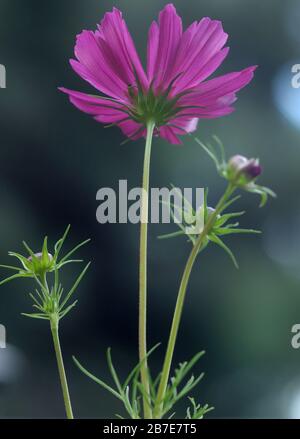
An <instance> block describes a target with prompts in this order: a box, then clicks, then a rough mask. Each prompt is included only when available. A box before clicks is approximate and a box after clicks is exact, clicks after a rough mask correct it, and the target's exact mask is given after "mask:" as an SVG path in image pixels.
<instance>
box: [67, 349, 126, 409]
mask: <svg viewBox="0 0 300 439" xmlns="http://www.w3.org/2000/svg"><path fill="white" fill-rule="evenodd" d="M72 358H73V361H74V363H75V364H76V366H77V367H78V368H79V369H80V370H81V372H83V373H84V374H85V375H86V376H87V377H88V378H90V379H91V380H93V381H95V383H97V384H99V385H100V386H101V387H103V388H104V389H106V390H108V391H109V392H110V393H112V394H113V395H114V396H115V397H116V398H118V399H119V400H120V401H123V398H122V396H121V395H120V394H119V393H118V392H117V391H116V390H115V389H113V388H112V387H110V386H109V385H108V384H106V383H105V382H104V381H102V380H100V379H99V378H97V377H96V376H95V375H93V374H91V373H90V372H89V371H88V370H87V369H85V368H84V367H83V366H82V365H81V364H80V363H79V361H78V360H77V359H76V358H75V357H74V356H73V357H72Z"/></svg>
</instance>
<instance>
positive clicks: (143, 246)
mask: <svg viewBox="0 0 300 439" xmlns="http://www.w3.org/2000/svg"><path fill="white" fill-rule="evenodd" d="M154 128H155V124H154V122H149V123H148V124H147V138H146V146H145V156H144V168H143V184H142V195H141V227H140V271H139V359H140V362H141V381H142V386H143V389H144V394H143V407H144V417H145V419H152V410H151V405H150V400H149V399H150V385H149V376H148V364H147V333H146V331H147V237H148V211H149V209H148V200H149V196H148V193H149V175H150V158H151V145H152V138H153V132H154Z"/></svg>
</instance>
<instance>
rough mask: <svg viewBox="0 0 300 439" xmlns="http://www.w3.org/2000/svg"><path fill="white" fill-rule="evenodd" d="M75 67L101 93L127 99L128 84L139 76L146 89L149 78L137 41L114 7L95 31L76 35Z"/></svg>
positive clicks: (73, 62)
mask: <svg viewBox="0 0 300 439" xmlns="http://www.w3.org/2000/svg"><path fill="white" fill-rule="evenodd" d="M75 56H76V58H77V60H78V61H76V60H71V61H70V62H71V65H72V68H73V69H74V70H75V72H76V73H78V75H80V76H81V77H82V78H83V79H85V80H86V81H88V82H89V83H90V84H91V85H92V86H93V87H95V88H97V89H98V90H100V91H101V92H102V93H105V94H107V95H108V96H112V97H114V98H118V99H120V100H122V101H128V86H129V85H132V84H136V78H137V77H138V79H139V81H140V83H141V84H142V86H143V87H144V88H147V85H148V80H147V78H146V74H145V72H144V70H143V67H142V65H141V62H140V59H139V57H138V55H137V52H136V49H135V47H134V43H133V41H132V38H131V36H130V33H129V31H128V29H127V26H126V23H125V21H124V20H123V18H122V13H121V12H120V11H119V10H118V9H116V8H114V9H113V12H109V13H106V14H105V16H104V18H103V20H102V22H101V24H100V26H99V27H98V30H97V31H96V32H92V31H83V32H82V33H81V34H79V35H78V36H77V41H76V46H75Z"/></svg>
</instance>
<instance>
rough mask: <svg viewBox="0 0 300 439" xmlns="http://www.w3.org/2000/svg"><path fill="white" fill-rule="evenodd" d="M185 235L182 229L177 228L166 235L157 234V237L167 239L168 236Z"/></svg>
mask: <svg viewBox="0 0 300 439" xmlns="http://www.w3.org/2000/svg"><path fill="white" fill-rule="evenodd" d="M182 235H185V233H184V232H183V231H182V230H178V231H177V232H173V233H167V234H166V235H159V236H158V237H157V238H158V239H169V238H175V237H177V236H182Z"/></svg>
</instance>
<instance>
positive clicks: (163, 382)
mask: <svg viewBox="0 0 300 439" xmlns="http://www.w3.org/2000/svg"><path fill="white" fill-rule="evenodd" d="M234 190H235V189H234V187H233V186H232V185H231V184H229V185H228V187H227V189H226V191H225V193H224V195H223V196H222V197H221V199H220V201H219V202H218V204H217V206H216V209H215V211H214V213H213V214H212V215H211V216H210V217H209V219H208V221H207V223H206V224H205V226H204V229H203V231H202V233H201V235H200V236H199V238H198V239H197V241H196V243H195V245H194V246H193V248H192V251H191V253H190V255H189V258H188V260H187V263H186V266H185V269H184V272H183V276H182V279H181V283H180V287H179V291H178V296H177V301H176V306H175V311H174V315H173V321H172V326H171V331H170V335H169V341H168V346H167V350H166V355H165V360H164V365H163V369H162V375H161V379H160V383H159V388H158V392H157V398H156V403H155V408H154V418H155V419H160V418H161V417H162V412H163V401H164V398H165V394H166V389H167V385H168V381H169V375H170V369H171V364H172V359H173V354H174V348H175V343H176V339H177V334H178V329H179V325H180V320H181V316H182V310H183V305H184V300H185V296H186V291H187V286H188V283H189V279H190V275H191V272H192V268H193V266H194V263H195V261H196V259H197V256H198V254H199V252H200V250H201V247H202V244H203V241H204V239H205V238H206V236H207V235H208V233H209V232H210V230H211V227H212V226H213V224H214V221H215V219H216V217H217V216H218V215H219V213H220V212H221V211H222V209H223V206H224V204H225V203H226V201H227V200H228V198H229V197H230V196H231V195H232V193H233V192H234Z"/></svg>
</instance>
